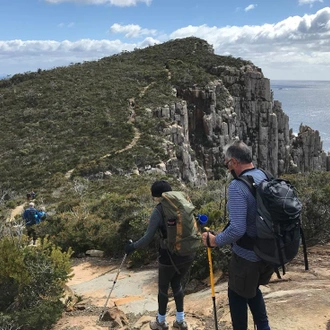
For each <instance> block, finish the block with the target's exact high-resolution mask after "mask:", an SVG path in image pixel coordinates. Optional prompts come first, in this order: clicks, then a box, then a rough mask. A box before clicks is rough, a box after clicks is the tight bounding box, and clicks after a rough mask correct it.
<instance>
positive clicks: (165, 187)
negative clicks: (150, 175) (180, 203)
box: [151, 180, 172, 197]
mask: <svg viewBox="0 0 330 330" xmlns="http://www.w3.org/2000/svg"><path fill="white" fill-rule="evenodd" d="M166 191H172V188H171V186H170V184H169V183H168V182H167V181H164V180H161V181H155V182H154V183H153V184H152V186H151V195H152V197H161V196H162V193H163V192H166Z"/></svg>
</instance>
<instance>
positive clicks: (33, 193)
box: [26, 190, 36, 201]
mask: <svg viewBox="0 0 330 330" xmlns="http://www.w3.org/2000/svg"><path fill="white" fill-rule="evenodd" d="M35 198H36V193H35V192H34V191H33V190H32V191H31V192H29V193H27V194H26V199H27V200H28V201H29V200H31V199H35Z"/></svg>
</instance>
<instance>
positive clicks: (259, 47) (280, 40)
mask: <svg viewBox="0 0 330 330" xmlns="http://www.w3.org/2000/svg"><path fill="white" fill-rule="evenodd" d="M188 36H196V37H199V38H202V39H205V40H207V41H208V42H209V43H210V44H212V45H213V47H214V49H215V52H216V53H217V54H223V55H233V56H235V57H242V58H244V59H247V60H251V61H252V62H253V63H254V64H256V65H258V66H260V67H261V68H262V69H263V71H264V72H267V71H271V72H273V73H274V71H276V68H281V69H283V66H285V67H286V68H287V69H288V71H289V70H291V71H292V72H293V69H294V68H296V67H298V66H300V67H305V66H306V65H307V64H308V65H309V66H315V74H316V73H317V72H319V73H320V72H322V70H323V71H324V70H325V69H326V68H329V69H330V8H329V7H326V8H323V9H321V10H319V11H318V12H316V13H315V14H313V15H304V16H302V17H300V16H294V17H289V18H287V19H285V20H283V21H280V22H278V23H276V24H264V25H259V26H258V25H255V26H249V25H246V26H241V27H239V26H226V27H220V28H219V27H216V26H213V27H210V26H207V25H200V26H192V25H189V26H187V27H184V28H181V29H178V30H176V31H174V32H173V33H172V34H171V35H170V38H183V37H188ZM320 66H323V69H322V68H321V67H320ZM312 71H313V70H312ZM297 72H298V74H300V72H299V70H297ZM328 72H329V71H328ZM307 78H308V77H305V78H302V79H307ZM291 79H298V77H297V78H294V77H291ZM314 79H317V78H314Z"/></svg>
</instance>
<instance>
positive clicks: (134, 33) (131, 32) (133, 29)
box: [109, 23, 157, 38]
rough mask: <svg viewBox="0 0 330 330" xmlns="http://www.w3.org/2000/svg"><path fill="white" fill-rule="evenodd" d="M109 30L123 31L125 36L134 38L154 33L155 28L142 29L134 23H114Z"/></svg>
mask: <svg viewBox="0 0 330 330" xmlns="http://www.w3.org/2000/svg"><path fill="white" fill-rule="evenodd" d="M109 32H110V33H113V34H116V33H124V34H125V37H126V38H136V37H139V36H142V35H155V34H156V33H157V30H149V29H142V28H141V27H140V26H139V25H135V24H129V25H120V24H118V23H115V24H113V25H112V26H111V27H110V29H109Z"/></svg>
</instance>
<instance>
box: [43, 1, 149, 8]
mask: <svg viewBox="0 0 330 330" xmlns="http://www.w3.org/2000/svg"><path fill="white" fill-rule="evenodd" d="M45 1H46V2H48V3H54V4H57V3H62V2H74V3H80V4H86V5H103V4H105V5H112V6H118V7H130V6H136V5H137V4H138V3H139V2H142V3H145V4H147V5H148V6H149V5H150V4H151V2H152V0H45Z"/></svg>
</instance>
